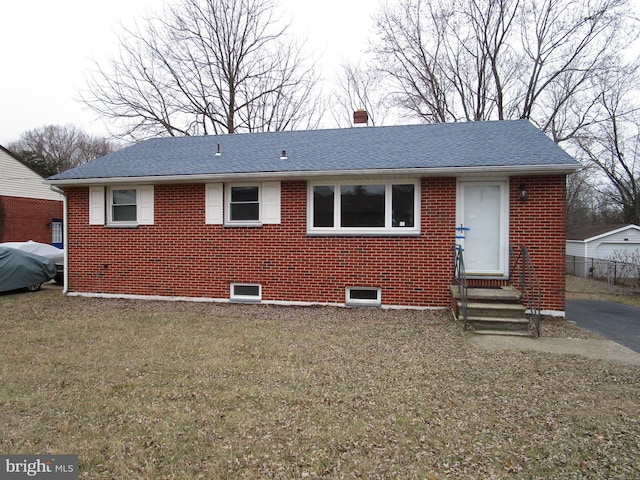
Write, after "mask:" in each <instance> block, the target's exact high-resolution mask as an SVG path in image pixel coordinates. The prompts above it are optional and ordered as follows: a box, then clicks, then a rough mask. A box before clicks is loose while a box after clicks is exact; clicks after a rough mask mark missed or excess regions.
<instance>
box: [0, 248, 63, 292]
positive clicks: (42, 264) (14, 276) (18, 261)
mask: <svg viewBox="0 0 640 480" xmlns="http://www.w3.org/2000/svg"><path fill="white" fill-rule="evenodd" d="M55 276H56V266H55V264H54V263H53V261H52V260H51V259H49V258H46V257H41V256H40V255H34V254H33V253H28V252H23V251H20V250H16V249H15V248H7V247H0V292H6V291H9V290H16V289H18V288H24V287H28V286H29V285H38V284H40V283H44V282H48V281H49V280H51V279H52V278H54V277H55Z"/></svg>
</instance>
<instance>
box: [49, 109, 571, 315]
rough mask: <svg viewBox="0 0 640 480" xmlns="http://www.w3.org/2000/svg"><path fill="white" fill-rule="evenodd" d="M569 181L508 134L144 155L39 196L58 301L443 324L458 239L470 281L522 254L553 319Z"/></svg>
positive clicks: (87, 169) (419, 130)
mask: <svg viewBox="0 0 640 480" xmlns="http://www.w3.org/2000/svg"><path fill="white" fill-rule="evenodd" d="M577 167H578V164H577V162H576V161H575V160H573V159H572V158H571V157H570V156H569V155H567V154H566V153H565V152H564V151H563V150H562V149H560V148H559V147H558V146H556V145H555V144H554V143H553V142H552V141H551V140H550V139H549V138H547V137H546V136H545V135H544V134H543V133H541V132H540V131H539V130H537V129H536V128H535V127H534V126H533V125H532V124H530V123H529V122H528V121H525V120H516V121H499V122H474V123H456V124H438V125H412V126H389V127H363V128H348V129H336V130H315V131H291V132H272V133H252V134H235V135H220V136H203V137H181V138H159V139H152V140H147V141H144V142H141V143H139V144H137V145H134V146H131V147H129V148H125V149H123V150H120V151H118V152H115V153H112V154H110V155H107V156H105V157H102V158H100V159H97V160H95V161H93V162H91V163H88V164H85V165H82V166H80V167H77V168H74V169H71V170H69V171H66V172H63V173H60V174H58V175H56V176H54V177H51V178H49V179H47V181H48V182H49V183H51V184H52V185H55V186H57V187H59V188H61V189H63V190H64V192H65V195H66V199H67V200H66V201H67V218H66V223H65V225H66V234H67V235H68V244H67V245H68V248H67V250H68V267H67V269H66V270H65V271H67V272H68V281H67V282H66V285H67V287H66V288H67V289H68V293H70V294H79V295H106V296H118V297H138V296H143V297H148V298H173V299H175V298H176V297H177V298H191V299H208V300H216V301H255V302H264V303H279V304H294V305H307V304H333V305H345V304H346V305H381V306H389V307H390V306H402V307H422V308H430V307H448V306H449V305H450V303H451V293H450V289H449V285H450V281H451V277H452V273H453V247H454V244H455V242H456V236H460V235H457V233H459V231H457V228H460V227H462V228H464V229H465V230H464V232H465V235H464V236H465V238H464V239H458V240H457V241H458V242H460V243H461V244H462V246H463V247H464V252H465V261H466V264H467V273H468V274H469V276H470V278H471V280H470V281H472V282H476V283H477V284H479V285H480V284H481V285H487V286H492V285H495V286H499V285H504V284H506V283H507V282H508V281H509V273H510V272H509V265H510V258H509V246H510V245H517V246H520V245H527V247H528V248H529V251H530V253H531V257H532V259H533V261H534V262H535V264H536V266H537V268H538V274H539V276H540V279H541V284H542V294H543V305H542V306H543V309H544V310H545V311H546V312H549V313H558V314H562V312H564V258H565V183H566V182H565V177H566V175H567V174H568V173H570V172H572V171H574V170H575V169H576V168H577Z"/></svg>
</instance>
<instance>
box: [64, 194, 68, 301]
mask: <svg viewBox="0 0 640 480" xmlns="http://www.w3.org/2000/svg"><path fill="white" fill-rule="evenodd" d="M68 213H69V212H68V206H67V195H66V194H65V193H63V194H62V242H63V245H64V262H63V263H64V273H63V275H62V278H63V280H62V281H63V282H64V283H63V285H62V294H63V295H66V294H67V292H68V291H69V286H68V285H69V268H68V267H69V228H68V227H67V225H68V217H69V215H68Z"/></svg>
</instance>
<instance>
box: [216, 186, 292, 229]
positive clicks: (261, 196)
mask: <svg viewBox="0 0 640 480" xmlns="http://www.w3.org/2000/svg"><path fill="white" fill-rule="evenodd" d="M218 185H220V184H218ZM233 187H257V188H258V205H259V208H258V217H259V218H258V219H257V220H231V189H232V188H233ZM208 188H209V190H207V192H208V195H209V196H208V197H207V198H208V200H207V202H208V203H207V205H208V209H207V223H212V224H215V223H223V224H224V225H225V226H228V227H261V226H262V225H267V224H279V223H281V198H280V197H281V183H280V182H279V181H275V182H255V183H229V184H226V185H224V200H222V199H221V198H220V194H219V193H215V192H214V189H215V188H217V187H213V186H212V187H208ZM213 197H216V199H217V200H213V201H211V204H210V205H209V199H212V198H213ZM222 201H224V207H223V208H224V218H221V217H219V216H218V217H216V213H215V212H216V209H218V208H220V207H219V206H218V202H222ZM219 211H220V210H218V212H219ZM214 219H215V221H213V220H214Z"/></svg>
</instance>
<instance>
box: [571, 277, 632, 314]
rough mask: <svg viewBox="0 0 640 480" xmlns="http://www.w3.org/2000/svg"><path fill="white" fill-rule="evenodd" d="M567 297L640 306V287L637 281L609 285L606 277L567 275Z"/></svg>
mask: <svg viewBox="0 0 640 480" xmlns="http://www.w3.org/2000/svg"><path fill="white" fill-rule="evenodd" d="M566 278H567V285H566V295H567V298H574V299H583V300H601V301H604V302H614V303H622V304H624V305H630V306H632V307H640V288H638V285H637V284H635V283H628V284H627V285H609V284H608V283H607V280H606V279H600V280H598V279H593V278H583V277H575V276H573V275H567V277H566Z"/></svg>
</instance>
